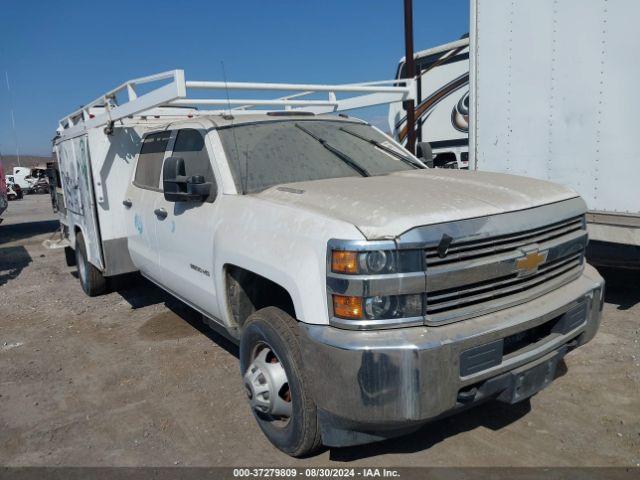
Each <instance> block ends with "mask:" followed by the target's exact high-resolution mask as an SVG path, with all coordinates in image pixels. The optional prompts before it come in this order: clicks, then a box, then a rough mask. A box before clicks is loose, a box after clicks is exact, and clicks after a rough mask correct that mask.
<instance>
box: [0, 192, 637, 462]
mask: <svg viewBox="0 0 640 480" xmlns="http://www.w3.org/2000/svg"><path fill="white" fill-rule="evenodd" d="M48 202H49V199H48V196H46V195H38V196H26V197H25V198H24V200H21V201H15V202H11V203H10V204H9V209H8V210H7V212H6V213H5V214H4V217H5V221H4V223H2V225H0V465H5V466H6V465H11V466H18V465H23V466H24V465H36V466H43V465H47V466H56V465H67V466H69V465H74V466H75V465H85V466H86V465H91V466H107V465H108V466H111V465H117V466H163V465H170V466H174V465H197V466H222V465H224V466H231V465H234V466H235V465H238V466H247V465H252V466H276V465H297V466H311V465H325V466H327V465H339V466H349V465H353V466H355V465H358V466H363V465H366V466H387V465H388V466H444V465H450V466H490V465H498V466H504V465H509V466H533V465H536V466H540V465H544V466H552V465H553V466H566V465H575V466H577V465H582V466H584V465H634V466H635V465H640V343H639V342H640V319H639V318H638V317H639V316H640V285H639V280H640V276H638V275H620V274H616V273H611V272H605V273H606V278H607V281H608V285H607V287H608V290H607V298H606V300H607V302H606V305H605V309H604V320H603V324H602V327H601V330H600V332H599V333H598V335H597V336H596V338H595V339H594V340H593V341H592V342H591V343H589V344H588V345H586V346H585V347H583V348H581V349H578V350H577V351H575V352H572V353H571V354H569V355H568V357H567V358H566V367H567V370H568V371H567V373H566V374H565V375H563V376H561V377H560V378H558V379H557V380H556V381H555V382H554V383H553V384H552V385H551V386H549V387H548V388H547V389H546V390H544V391H543V392H541V393H540V394H538V395H537V396H535V397H534V398H533V399H532V400H531V403H530V405H528V404H526V403H524V404H520V405H515V406H508V405H503V404H499V403H493V404H487V405H484V406H481V407H478V408H476V409H474V410H470V411H468V412H465V413H463V414H460V415H458V416H455V417H451V418H449V419H445V420H441V421H438V422H435V423H432V424H430V425H427V426H425V427H424V428H423V429H422V430H420V431H419V432H417V433H415V434H413V435H410V436H406V437H403V438H400V439H396V440H390V441H386V442H383V443H380V444H374V445H366V446H360V447H356V448H344V449H330V450H325V451H324V452H323V453H321V454H320V455H318V456H316V457H312V458H308V459H304V460H296V459H292V458H289V457H288V456H286V455H284V454H282V453H280V452H279V451H278V450H276V449H275V448H274V447H272V446H271V445H270V444H269V442H268V441H267V440H266V439H265V437H264V436H263V435H262V433H261V432H260V430H259V429H258V426H257V425H256V423H255V421H254V419H253V417H252V415H251V412H250V409H249V407H248V405H247V402H246V401H245V398H244V391H243V387H242V383H241V378H240V374H239V366H238V358H237V349H236V347H235V346H234V345H233V344H231V343H230V342H228V341H226V340H225V339H223V338H221V337H219V336H218V335H216V334H215V333H212V332H211V331H209V330H207V329H206V328H205V327H204V326H203V324H202V323H201V322H200V318H199V316H198V315H197V314H195V313H194V312H193V311H191V310H190V309H189V308H187V307H185V306H184V305H182V304H181V303H180V302H178V301H177V300H174V299H172V298H171V297H170V296H168V295H167V294H165V293H163V292H162V291H161V290H159V289H158V288H156V287H155V286H153V285H151V284H149V283H148V282H146V281H144V280H142V279H140V280H136V281H135V282H134V283H133V285H131V286H129V287H128V288H126V289H124V290H121V291H117V292H114V293H110V294H109V295H106V296H103V297H98V298H89V297H86V296H85V295H84V294H83V292H82V290H81V288H80V285H79V283H78V280H77V279H76V277H75V271H74V269H73V268H70V267H67V266H66V265H65V262H64V253H63V251H62V250H47V249H45V248H44V247H43V246H42V241H43V240H45V239H46V238H48V237H49V236H50V235H51V233H52V232H53V231H55V229H56V228H57V221H55V217H54V216H53V215H52V214H51V213H50V212H51V209H50V206H49V203H48Z"/></svg>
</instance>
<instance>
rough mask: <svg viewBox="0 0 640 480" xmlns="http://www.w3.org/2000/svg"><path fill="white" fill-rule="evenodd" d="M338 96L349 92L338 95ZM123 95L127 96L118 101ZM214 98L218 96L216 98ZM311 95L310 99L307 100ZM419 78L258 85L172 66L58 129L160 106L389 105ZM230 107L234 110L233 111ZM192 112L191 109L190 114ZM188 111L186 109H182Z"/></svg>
mask: <svg viewBox="0 0 640 480" xmlns="http://www.w3.org/2000/svg"><path fill="white" fill-rule="evenodd" d="M150 83H162V84H161V85H160V86H158V87H156V88H154V89H151V90H150V91H148V92H145V93H144V94H140V95H138V92H137V90H138V87H139V86H140V85H145V84H150ZM196 90H198V91H205V92H212V91H221V94H220V95H219V96H218V97H216V98H209V97H204V98H197V97H193V96H191V97H190V96H189V95H188V94H189V93H192V92H193V91H196ZM230 91H234V92H235V91H253V92H265V91H269V92H283V91H285V92H296V93H292V94H290V95H287V96H282V97H278V98H274V99H261V98H253V99H251V98H249V99H247V98H243V99H238V98H229V96H228V93H229V92H230ZM319 93H320V94H326V99H311V98H308V97H309V96H310V95H313V94H319ZM337 94H350V95H347V96H346V97H345V98H338V96H337ZM118 95H122V96H126V101H125V102H122V103H119V102H118ZM214 97H215V96H214ZM303 97H307V98H303ZM415 97H416V95H415V81H414V80H413V79H406V80H405V79H403V80H398V79H394V80H383V81H378V82H367V83H350V84H343V85H320V84H317V85H316V84H299V83H254V82H206V81H188V80H185V76H184V71H183V70H171V71H168V72H163V73H158V74H156V75H150V76H147V77H141V78H136V79H133V80H129V81H127V82H125V83H123V84H122V85H120V86H118V87H116V88H114V89H113V90H110V91H109V92H107V93H105V94H103V95H101V96H100V97H98V98H96V99H95V100H94V101H92V102H90V103H88V104H87V105H85V106H83V107H82V108H80V109H79V110H76V111H75V112H73V113H71V114H70V115H67V116H65V117H64V118H62V119H61V120H60V122H59V127H58V132H59V134H60V135H62V136H65V137H68V136H73V135H76V134H78V133H80V132H81V131H85V130H87V129H90V128H97V127H101V126H108V125H111V126H113V125H114V123H115V122H117V121H118V120H122V119H125V118H128V117H133V116H134V115H141V114H145V113H146V114H155V113H158V112H157V110H155V111H154V109H157V108H158V107H163V108H165V107H194V108H195V107H199V106H203V107H212V106H213V107H227V108H218V109H214V110H213V111H212V110H206V111H205V112H206V113H207V114H210V113H217V112H227V113H230V111H232V112H233V113H234V114H235V113H237V114H242V113H252V112H253V113H259V112H265V111H267V110H254V107H262V106H273V107H281V108H283V109H285V110H301V111H305V112H312V113H316V114H320V113H330V112H339V111H345V110H353V109H356V108H363V107H369V106H373V105H380V104H386V103H394V102H403V101H407V100H414V99H415ZM231 107H235V108H233V110H231ZM177 111H178V109H177V108H168V109H167V110H166V113H165V114H171V115H172V116H176V115H177V116H179V114H180V112H178V113H177ZM192 113H193V111H191V110H189V114H190V115H191V114H192ZM181 114H182V115H187V113H186V112H185V113H181Z"/></svg>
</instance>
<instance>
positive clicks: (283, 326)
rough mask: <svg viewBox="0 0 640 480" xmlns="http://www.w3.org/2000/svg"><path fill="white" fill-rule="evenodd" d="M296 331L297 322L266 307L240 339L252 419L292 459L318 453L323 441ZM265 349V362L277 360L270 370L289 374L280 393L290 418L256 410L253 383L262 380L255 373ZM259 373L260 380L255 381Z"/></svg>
mask: <svg viewBox="0 0 640 480" xmlns="http://www.w3.org/2000/svg"><path fill="white" fill-rule="evenodd" d="M297 328H298V327H297V324H296V320H295V319H294V318H292V317H291V316H289V315H288V314H286V313H285V312H283V311H282V310H280V309H279V308H276V307H267V308H263V309H262V310H258V311H257V312H255V313H253V314H252V315H251V316H250V317H249V318H248V319H247V321H246V323H245V325H244V328H243V331H242V337H241V339H240V369H241V373H242V375H243V379H244V383H245V388H246V390H247V396H248V397H249V403H250V405H251V406H252V411H253V415H254V417H255V418H256V421H257V422H258V425H259V426H260V429H261V430H262V432H263V433H264V434H265V435H266V437H267V438H268V439H269V441H270V442H271V443H272V444H273V445H274V446H276V447H277V448H279V449H280V450H282V451H283V452H285V453H287V454H288V455H291V456H292V457H303V456H307V455H310V454H312V453H314V452H315V451H317V450H318V449H319V448H320V447H321V445H322V441H321V436H320V425H319V423H318V415H317V409H316V404H315V402H314V401H313V398H312V397H311V394H310V391H309V382H308V381H307V379H306V377H305V374H304V372H303V369H302V354H301V351H300V344H299V339H298V331H297ZM265 349H266V350H270V352H269V353H267V357H265V358H266V359H268V358H269V357H268V355H269V354H273V355H274V356H275V360H274V358H273V357H271V359H270V360H268V361H267V363H266V364H267V365H269V367H268V368H273V366H274V365H280V366H281V367H282V368H283V369H284V372H285V373H286V380H287V386H288V392H286V391H285V392H284V393H282V395H280V393H281V392H282V391H279V396H280V400H279V401H280V402H282V399H283V398H285V399H286V398H288V399H289V400H288V402H287V403H290V407H289V408H290V412H291V414H290V416H288V417H287V418H283V417H274V416H272V415H270V414H269V413H264V412H262V411H260V410H259V407H258V408H256V406H255V402H256V400H254V398H257V396H258V395H255V389H253V387H252V386H251V383H252V382H251V380H250V379H251V378H258V379H259V374H260V370H259V368H258V370H254V369H255V368H256V365H259V360H260V357H261V356H262V355H264V351H265ZM250 368H251V371H249V369H250ZM256 371H257V372H258V377H255V375H256V373H255V372H256ZM252 376H253V377H252ZM264 378H265V377H264V376H263V377H262V379H264ZM267 378H271V377H267ZM258 383H260V382H258ZM267 384H268V382H267ZM258 386H260V385H258ZM283 388H284V387H283ZM252 394H253V395H254V397H252ZM267 398H268V397H267ZM274 408H275V407H274Z"/></svg>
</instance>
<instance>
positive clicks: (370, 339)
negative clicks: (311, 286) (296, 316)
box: [300, 265, 604, 446]
mask: <svg viewBox="0 0 640 480" xmlns="http://www.w3.org/2000/svg"><path fill="white" fill-rule="evenodd" d="M603 291H604V281H603V279H602V277H600V275H599V274H598V272H597V271H596V270H595V269H594V268H593V267H591V266H589V265H586V266H585V269H584V272H583V273H582V275H581V276H580V277H579V278H578V279H576V280H574V281H572V282H570V283H568V284H566V285H564V286H562V287H560V288H558V289H556V290H555V291H553V292H551V293H548V294H546V295H543V296H541V297H538V298H536V299H534V300H532V301H529V302H527V303H524V304H522V305H518V306H514V307H511V308H508V309H504V310H500V311H498V312H494V313H491V314H487V315H483V316H479V317H475V318H472V319H468V320H464V321H460V322H457V323H451V324H448V325H442V326H437V327H428V326H420V327H409V328H401V329H390V330H378V331H350V330H343V329H338V328H334V327H331V326H319V325H310V324H304V323H300V339H301V345H302V350H303V352H302V353H303V359H304V368H305V371H306V376H307V378H308V379H309V381H310V383H311V389H312V395H313V397H314V399H315V401H316V404H317V406H318V409H319V416H320V420H321V427H322V433H323V441H324V443H325V444H326V445H329V446H345V445H353V444H358V443H367V442H371V441H376V440H381V439H384V438H389V437H392V436H396V435H398V434H401V433H405V432H406V431H410V430H411V429H415V428H419V426H420V425H421V424H423V423H424V422H425V421H427V420H430V419H433V418H436V417H439V416H442V415H444V414H447V413H449V412H451V411H455V410H456V409H458V408H462V407H464V406H466V405H468V404H473V403H477V401H479V400H482V399H483V397H485V398H486V397H487V396H491V397H499V396H500V394H501V393H502V392H501V391H500V388H501V385H503V384H504V382H502V383H501V382H500V381H496V380H499V379H501V378H505V374H508V373H509V372H513V371H515V370H518V371H520V370H523V369H525V368H526V367H527V366H534V365H537V364H538V363H540V362H541V361H546V360H548V359H552V360H551V361H557V360H559V359H560V358H562V356H563V355H564V354H565V353H566V352H567V351H568V350H570V349H572V348H575V347H577V346H580V345H583V344H585V343H586V342H588V341H589V340H591V339H592V338H593V337H594V335H595V333H596V331H597V329H598V327H599V325H600V319H601V315H602V301H603ZM578 311H580V313H579V317H580V320H575V318H577V317H578V315H576V314H575V312H578ZM572 312H573V313H572ZM565 317H571V319H572V320H571V322H569V323H567V322H564V323H563V325H564V326H565V327H566V328H564V329H562V328H560V329H559V330H558V329H556V328H555V327H554V329H553V331H550V332H548V334H546V335H544V336H543V337H541V338H539V339H537V340H536V341H532V342H531V343H530V344H525V345H523V346H522V347H521V348H517V349H515V350H513V351H510V352H509V353H506V352H507V351H508V350H505V354H504V355H503V354H502V347H500V353H499V355H500V357H498V359H497V362H496V360H495V355H492V353H491V348H490V347H488V348H486V349H484V351H483V348H482V346H490V345H492V344H493V345H496V344H498V345H501V344H502V343H503V342H502V341H501V340H502V339H505V338H507V337H509V338H510V339H512V338H516V337H517V334H518V333H520V332H525V331H528V330H530V329H534V328H535V327H539V330H542V329H543V328H544V325H555V321H556V320H558V321H560V320H562V319H563V318H565ZM504 343H506V342H504ZM476 348H477V350H475V349H476ZM475 352H477V353H479V355H474V353H475ZM483 356H485V357H487V356H488V357H492V356H493V357H494V359H493V361H489V362H488V363H483ZM470 357H471V358H473V357H477V360H478V361H477V362H476V364H472V365H471V366H469V365H465V363H468V362H469V358H470ZM485 366H486V368H484V367H485ZM487 385H494V386H493V387H491V388H489V387H487ZM496 385H497V387H496ZM504 385H506V384H504ZM496 388H497V389H498V390H497V391H494V390H496ZM505 388H506V387H505ZM503 389H504V388H503ZM474 392H477V393H474ZM512 398H513V397H512ZM512 401H513V400H512Z"/></svg>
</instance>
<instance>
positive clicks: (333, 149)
mask: <svg viewBox="0 0 640 480" xmlns="http://www.w3.org/2000/svg"><path fill="white" fill-rule="evenodd" d="M296 127H298V128H299V129H300V130H302V131H303V132H304V133H306V134H307V135H309V136H310V137H312V138H314V139H315V140H317V141H318V142H319V143H320V145H322V146H323V147H324V148H326V149H327V150H329V151H330V152H331V153H333V154H334V155H335V156H336V157H338V158H339V159H340V160H342V161H343V162H344V163H346V164H347V165H349V166H350V167H351V168H352V169H354V170H355V171H356V172H358V173H359V174H360V175H362V176H363V177H370V176H371V175H370V174H369V172H367V171H366V170H365V169H364V168H362V167H361V166H360V165H358V164H357V163H356V162H355V160H353V158H351V157H350V156H349V155H347V154H346V153H344V152H342V151H340V150H338V149H337V148H336V147H334V146H333V145H331V144H329V143H327V141H326V140H325V139H324V138H320V137H318V136H317V135H315V134H314V133H312V132H310V131H309V130H307V129H306V128H304V127H303V126H302V125H299V124H297V123H296Z"/></svg>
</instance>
